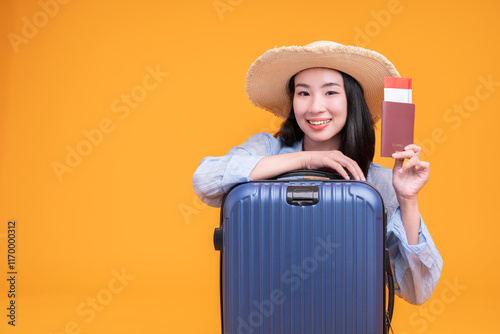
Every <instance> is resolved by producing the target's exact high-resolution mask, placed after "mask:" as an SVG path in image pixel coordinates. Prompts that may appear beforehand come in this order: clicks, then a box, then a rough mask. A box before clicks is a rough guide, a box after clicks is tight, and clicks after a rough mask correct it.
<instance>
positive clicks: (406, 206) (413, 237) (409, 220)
mask: <svg viewBox="0 0 500 334" xmlns="http://www.w3.org/2000/svg"><path fill="white" fill-rule="evenodd" d="M398 202H399V208H400V210H401V220H402V221H403V226H404V228H405V231H406V238H407V240H408V245H417V244H418V240H419V235H418V233H419V231H420V212H419V210H418V198H416V197H415V198H412V199H406V198H401V197H398Z"/></svg>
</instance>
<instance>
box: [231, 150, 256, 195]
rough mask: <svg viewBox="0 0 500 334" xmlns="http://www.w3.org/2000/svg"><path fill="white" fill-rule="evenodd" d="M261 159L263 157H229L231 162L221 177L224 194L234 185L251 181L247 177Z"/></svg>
mask: <svg viewBox="0 0 500 334" xmlns="http://www.w3.org/2000/svg"><path fill="white" fill-rule="evenodd" d="M262 158H263V156H248V155H247V156H243V155H241V156H239V155H235V156H233V157H231V160H230V161H229V163H228V164H227V167H226V172H225V173H224V174H223V177H222V184H223V186H222V189H223V190H224V192H225V193H227V192H229V190H231V188H232V187H233V186H234V185H235V184H238V183H243V182H248V181H251V179H250V178H249V177H248V176H249V175H250V173H251V172H252V170H253V169H254V168H255V166H256V165H257V163H258V162H259V161H260V159H262Z"/></svg>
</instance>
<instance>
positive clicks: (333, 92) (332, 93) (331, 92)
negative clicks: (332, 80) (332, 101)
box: [325, 90, 338, 95]
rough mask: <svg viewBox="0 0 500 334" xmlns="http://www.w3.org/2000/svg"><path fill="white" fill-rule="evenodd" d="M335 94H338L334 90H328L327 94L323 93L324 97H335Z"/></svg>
mask: <svg viewBox="0 0 500 334" xmlns="http://www.w3.org/2000/svg"><path fill="white" fill-rule="evenodd" d="M336 94H338V92H336V91H334V90H329V91H328V92H326V93H325V95H336Z"/></svg>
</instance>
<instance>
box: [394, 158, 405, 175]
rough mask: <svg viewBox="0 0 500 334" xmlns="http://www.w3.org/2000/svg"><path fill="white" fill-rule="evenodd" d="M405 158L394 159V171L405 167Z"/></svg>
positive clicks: (399, 170)
mask: <svg viewBox="0 0 500 334" xmlns="http://www.w3.org/2000/svg"><path fill="white" fill-rule="evenodd" d="M403 161H404V159H396V160H394V167H393V169H392V170H393V172H401V168H402V167H403Z"/></svg>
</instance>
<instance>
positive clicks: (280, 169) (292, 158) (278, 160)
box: [249, 152, 304, 180]
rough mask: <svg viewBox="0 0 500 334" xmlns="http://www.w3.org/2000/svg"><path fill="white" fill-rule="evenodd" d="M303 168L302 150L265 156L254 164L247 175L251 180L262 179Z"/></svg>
mask: <svg viewBox="0 0 500 334" xmlns="http://www.w3.org/2000/svg"><path fill="white" fill-rule="evenodd" d="M302 168H304V157H303V154H302V152H294V153H287V154H280V155H272V156H267V157H264V158H262V159H260V161H259V162H258V163H257V165H255V167H254V169H253V170H252V172H251V173H250V175H249V178H250V179H252V180H264V179H268V178H271V177H274V176H276V175H279V174H282V173H285V172H289V171H291V170H295V169H302Z"/></svg>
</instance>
